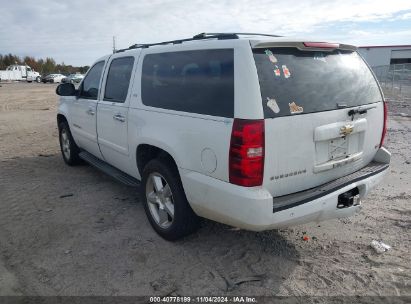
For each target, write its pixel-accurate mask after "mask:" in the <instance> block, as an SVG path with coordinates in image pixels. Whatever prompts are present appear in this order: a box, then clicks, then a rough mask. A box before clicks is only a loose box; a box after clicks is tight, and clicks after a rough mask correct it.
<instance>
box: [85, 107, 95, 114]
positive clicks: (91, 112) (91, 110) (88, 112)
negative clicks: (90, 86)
mask: <svg viewBox="0 0 411 304" xmlns="http://www.w3.org/2000/svg"><path fill="white" fill-rule="evenodd" d="M86 113H87V114H88V115H94V114H96V112H94V111H93V109H92V108H89V109H88V110H87V111H86Z"/></svg>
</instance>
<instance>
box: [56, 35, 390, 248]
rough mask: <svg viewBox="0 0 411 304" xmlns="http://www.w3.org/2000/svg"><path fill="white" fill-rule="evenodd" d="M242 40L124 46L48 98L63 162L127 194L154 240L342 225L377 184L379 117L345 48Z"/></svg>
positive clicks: (366, 71) (382, 113) (376, 92)
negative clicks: (215, 227) (108, 178)
mask: <svg viewBox="0 0 411 304" xmlns="http://www.w3.org/2000/svg"><path fill="white" fill-rule="evenodd" d="M240 36H241V35H240V34H205V33H204V34H199V35H197V36H194V37H193V38H191V39H183V40H177V41H167V42H162V43H157V44H145V45H134V46H131V47H130V48H129V49H125V50H121V51H119V52H117V53H115V54H113V55H108V56H105V57H102V58H100V59H98V60H97V61H96V63H94V65H93V66H92V67H91V68H90V70H89V71H88V73H87V75H86V76H85V78H84V79H83V81H82V82H81V84H80V87H79V89H78V90H76V89H75V88H74V86H73V85H72V84H69V83H67V84H61V85H60V86H59V87H58V88H57V94H59V95H61V96H62V97H61V99H60V105H59V108H58V115H57V122H58V127H59V132H60V133H59V134H60V145H61V150H62V155H63V158H64V161H65V162H66V163H67V164H68V165H75V164H77V163H79V162H80V161H81V160H85V161H87V162H89V163H91V164H93V165H95V166H96V167H98V168H100V169H101V170H103V171H104V172H106V173H108V174H110V175H112V176H113V177H115V178H117V179H118V180H120V181H122V182H124V183H126V184H128V185H131V186H136V187H137V186H139V188H140V189H141V195H142V196H141V197H142V199H143V201H144V207H145V211H146V213H147V216H148V219H149V221H150V223H151V225H152V226H153V227H154V229H155V230H156V231H157V232H158V233H159V234H160V235H161V236H162V237H164V238H165V239H168V240H174V239H177V238H180V237H182V236H184V235H187V234H189V233H190V232H192V231H194V230H195V229H196V228H197V227H198V222H199V217H205V218H208V219H211V220H215V221H218V222H221V223H225V224H228V225H232V226H235V227H240V228H244V229H249V230H254V231H261V230H267V229H273V228H277V227H281V226H288V225H294V224H300V223H305V222H309V221H320V220H325V219H330V218H337V217H346V216H350V215H352V214H354V213H355V212H356V211H358V210H359V209H360V207H361V198H363V197H364V196H365V195H367V194H368V192H369V191H370V189H371V188H373V187H375V186H376V185H377V184H378V183H379V182H380V181H381V179H382V177H383V175H384V174H385V173H386V172H387V171H388V170H387V169H388V166H389V162H390V153H389V152H388V151H387V150H386V149H385V148H383V147H382V144H383V141H384V135H385V130H386V118H387V109H386V106H385V103H384V101H383V95H382V92H381V90H380V87H379V85H378V83H377V80H376V79H375V77H374V75H373V73H372V72H371V70H370V68H369V67H368V66H367V64H366V63H365V62H364V60H363V59H362V58H361V57H360V55H359V54H358V53H357V51H356V48H355V47H353V46H350V45H345V44H334V43H324V42H310V41H309V40H300V39H287V38H282V37H274V36H272V37H261V36H259V35H255V34H253V35H249V36H248V37H247V38H241V39H240ZM140 184H141V185H140Z"/></svg>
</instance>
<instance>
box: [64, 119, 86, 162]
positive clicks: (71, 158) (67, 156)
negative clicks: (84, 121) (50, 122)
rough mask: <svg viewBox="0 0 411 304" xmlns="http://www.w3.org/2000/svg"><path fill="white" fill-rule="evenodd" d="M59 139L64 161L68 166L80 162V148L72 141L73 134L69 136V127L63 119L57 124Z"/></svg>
mask: <svg viewBox="0 0 411 304" xmlns="http://www.w3.org/2000/svg"><path fill="white" fill-rule="evenodd" d="M59 139H60V149H61V154H62V156H63V160H64V162H65V163H66V164H67V165H69V166H75V165H78V164H80V163H81V159H80V157H79V153H80V149H79V148H78V146H77V145H76V143H75V142H74V139H73V136H71V132H70V127H69V125H68V123H67V122H65V121H64V122H62V123H60V125H59Z"/></svg>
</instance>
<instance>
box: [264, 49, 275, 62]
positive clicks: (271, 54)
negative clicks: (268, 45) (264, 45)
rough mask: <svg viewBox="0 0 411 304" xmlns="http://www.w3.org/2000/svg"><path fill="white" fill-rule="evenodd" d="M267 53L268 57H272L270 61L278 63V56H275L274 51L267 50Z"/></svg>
mask: <svg viewBox="0 0 411 304" xmlns="http://www.w3.org/2000/svg"><path fill="white" fill-rule="evenodd" d="M264 52H265V54H266V55H267V56H268V59H270V61H271V62H272V63H276V62H277V58H276V57H275V56H274V54H273V52H271V51H270V50H265V51H264Z"/></svg>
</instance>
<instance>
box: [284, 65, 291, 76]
mask: <svg viewBox="0 0 411 304" xmlns="http://www.w3.org/2000/svg"><path fill="white" fill-rule="evenodd" d="M282 69H283V73H284V77H285V78H290V76H291V73H290V70H289V69H288V68H287V66H286V65H285V64H284V65H283V66H282Z"/></svg>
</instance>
